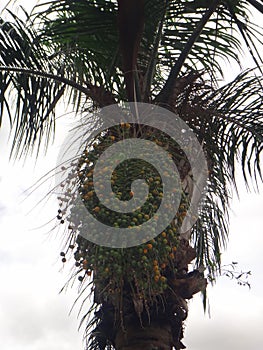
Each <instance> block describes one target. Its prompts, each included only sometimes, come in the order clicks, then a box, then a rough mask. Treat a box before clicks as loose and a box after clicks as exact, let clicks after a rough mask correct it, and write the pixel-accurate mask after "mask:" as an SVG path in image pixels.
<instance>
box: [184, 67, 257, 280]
mask: <svg viewBox="0 0 263 350" xmlns="http://www.w3.org/2000/svg"><path fill="white" fill-rule="evenodd" d="M253 73H255V71H251V70H248V71H245V72H243V73H241V74H240V75H239V76H238V77H237V78H236V79H235V80H233V81H232V82H231V83H229V84H227V85H225V86H223V87H221V88H219V89H217V90H215V91H213V92H212V93H211V94H208V95H205V99H204V101H203V104H204V105H206V108H207V109H208V110H209V111H210V112H209V114H208V117H207V116H204V118H203V119H204V120H203V124H204V127H203V129H202V128H196V127H195V126H194V128H195V133H196V134H197V135H198V134H199V137H200V139H202V140H203V143H204V147H205V149H206V152H207V155H208V159H209V167H210V169H209V170H210V177H209V181H208V185H207V195H206V197H205V200H204V206H203V209H202V210H201V212H200V216H199V219H198V222H197V224H196V226H195V227H194V229H193V240H194V243H195V246H196V249H197V254H198V256H197V264H201V265H204V266H208V268H209V271H210V273H211V274H212V275H213V274H215V273H216V272H217V271H218V270H219V269H220V255H221V252H222V250H223V249H224V248H225V246H226V242H227V236H228V210H229V204H230V199H231V198H232V193H231V188H233V186H234V188H235V189H236V191H238V188H237V186H236V180H237V179H236V178H237V172H236V168H237V165H238V164H241V167H242V171H243V177H244V181H245V183H246V184H247V186H249V185H250V184H251V181H249V180H250V179H251V178H252V179H254V182H255V184H256V185H257V184H258V181H259V180H262V170H261V163H260V158H261V154H262V149H263V146H262V145H263V104H262V101H263V89H262V77H258V76H257V75H253ZM199 105H200V101H199ZM209 119H210V120H209ZM189 125H190V124H189Z"/></svg>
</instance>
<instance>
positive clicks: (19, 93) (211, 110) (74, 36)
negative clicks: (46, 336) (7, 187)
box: [0, 0, 263, 350]
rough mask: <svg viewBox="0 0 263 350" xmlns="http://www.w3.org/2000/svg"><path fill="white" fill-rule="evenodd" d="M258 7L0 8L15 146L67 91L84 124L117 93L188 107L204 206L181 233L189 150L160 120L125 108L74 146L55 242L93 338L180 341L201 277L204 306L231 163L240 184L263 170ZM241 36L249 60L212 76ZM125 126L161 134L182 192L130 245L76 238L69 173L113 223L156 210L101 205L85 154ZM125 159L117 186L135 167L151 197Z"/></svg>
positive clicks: (158, 192) (155, 180)
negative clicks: (69, 267)
mask: <svg viewBox="0 0 263 350" xmlns="http://www.w3.org/2000/svg"><path fill="white" fill-rule="evenodd" d="M253 8H254V9H255V10H257V11H258V12H259V13H263V5H262V3H261V2H259V1H256V0H247V1H234V0H226V1H222V0H215V1H206V0H204V1H189V0H185V1H181V2H178V1H173V0H166V1H163V0H155V1H150V0H144V1H143V0H133V1H129V0H118V1H114V0H103V1H102V0H90V1H86V0H77V1H75V0H62V1H57V0H53V1H50V2H48V3H47V4H43V5H39V6H36V7H35V8H34V10H33V12H32V13H31V14H30V15H29V14H27V13H26V12H24V11H23V13H22V15H21V17H18V16H17V15H15V14H14V13H12V12H11V11H7V12H8V14H7V15H6V18H7V17H8V16H9V17H8V19H5V20H4V19H3V18H2V19H1V30H0V65H1V67H0V74H1V81H0V86H1V90H0V106H1V115H0V122H1V120H2V117H3V112H4V111H5V113H6V114H7V116H8V117H9V121H10V126H11V128H12V133H13V134H12V135H13V146H12V153H13V155H14V156H17V157H21V156H24V155H27V154H28V152H31V151H32V150H34V149H37V150H39V148H40V145H41V144H43V142H44V144H45V146H48V142H49V140H50V138H51V136H53V134H54V132H55V124H56V115H55V111H56V106H57V105H58V103H59V101H60V100H61V99H62V98H64V100H65V101H66V103H67V105H68V106H71V107H72V108H73V109H74V110H75V112H76V113H81V114H82V115H85V117H86V118H87V120H88V118H89V122H87V123H86V124H84V126H85V127H87V126H88V127H89V128H93V129H94V128H95V129H96V125H95V124H96V123H95V121H96V120H95V119H94V117H93V120H91V122H90V116H91V115H92V116H94V115H95V114H96V113H98V112H99V111H100V110H101V109H102V108H103V107H106V106H109V105H112V104H118V105H119V106H122V105H123V103H124V102H125V101H129V102H133V101H137V102H145V103H148V104H152V105H156V106H161V107H162V108H165V109H167V110H169V111H170V112H173V113H175V114H176V115H178V116H179V117H180V119H182V120H183V121H185V123H186V124H187V125H188V127H189V128H191V130H193V132H194V134H195V135H196V137H197V139H198V140H199V142H200V143H201V144H202V146H203V151H204V153H205V156H206V161H207V167H208V173H209V174H208V180H207V184H206V193H205V196H204V198H203V206H202V208H201V209H200V211H199V213H198V214H199V215H198V218H197V221H196V223H195V225H194V226H193V227H192V228H191V229H190V230H188V231H187V232H186V233H185V234H184V235H183V234H181V233H180V232H181V231H182V230H181V228H182V225H183V222H184V218H185V216H186V212H187V209H188V207H189V204H190V203H191V200H192V197H193V191H191V187H192V186H193V179H192V175H191V166H190V165H191V164H189V161H188V160H187V157H186V155H185V154H184V153H183V154H182V152H181V151H180V149H179V148H178V145H177V144H176V143H175V142H174V141H173V140H171V138H169V136H168V135H167V134H166V133H163V132H161V131H158V130H157V131H156V130H154V129H152V128H150V127H148V126H145V125H142V126H140V127H139V126H138V124H135V123H134V124H131V123H127V122H125V123H122V124H120V125H118V126H115V127H113V128H108V129H107V130H106V131H104V132H102V133H98V134H97V135H96V137H95V138H94V139H93V140H92V141H91V143H90V144H89V145H88V147H86V148H85V149H84V151H83V153H82V154H81V157H80V158H78V159H73V164H74V167H73V168H72V167H71V169H72V171H73V173H69V176H68V177H67V178H66V179H65V182H62V183H61V186H62V189H63V191H62V194H61V196H60V198H59V209H58V216H57V217H58V220H59V221H60V222H61V223H65V221H68V228H67V229H65V237H66V241H65V242H66V243H65V250H64V251H63V252H61V255H62V260H63V262H65V261H66V260H67V259H66V254H68V255H69V254H70V252H72V254H73V256H74V259H75V267H76V269H75V270H74V273H73V276H72V278H73V279H75V278H77V279H78V280H79V282H80V283H81V285H82V292H81V293H80V296H79V298H80V299H81V298H83V303H82V309H83V310H85V309H86V308H87V305H86V300H87V295H86V294H87V293H88V291H89V290H90V289H89V287H90V285H91V293H92V294H93V296H94V298H93V305H92V306H91V307H88V310H85V314H84V316H83V319H82V323H83V322H86V319H87V316H90V315H93V316H92V318H89V321H87V326H86V332H85V337H86V339H87V348H88V349H94V350H98V349H99V350H101V349H105V348H106V349H116V350H124V349H125V350H129V349H136V350H141V349H145V350H146V349H147V350H148V349H149V350H153V349H158V350H160V349H162V350H171V349H172V348H175V349H176V350H179V349H182V348H184V345H183V344H182V338H183V323H184V321H185V319H186V318H187V300H188V299H190V298H192V296H193V294H195V293H197V292H200V291H202V292H203V294H204V306H205V301H206V292H205V289H206V285H207V282H211V283H213V281H214V280H215V279H216V277H217V276H218V274H220V263H221V259H220V256H221V252H222V249H223V248H224V247H225V245H226V242H227V236H228V220H227V219H228V216H227V213H228V208H229V199H230V197H231V189H236V190H237V186H236V172H235V169H236V165H237V164H238V163H241V166H242V170H243V176H244V180H245V182H246V183H247V184H249V180H250V179H251V178H253V179H254V180H255V183H256V185H257V183H258V181H259V180H261V179H262V177H261V175H262V174H261V168H260V152H261V150H262V140H263V124H262V105H263V104H262V94H263V93H262V76H261V73H262V71H261V64H262V59H261V57H260V54H259V53H260V46H261V45H262V34H261V29H260V28H259V26H258V25H256V24H255V23H253V21H252V20H250V17H249V16H250V12H249V11H250V10H252V9H253ZM244 44H245V45H244ZM242 47H245V49H247V50H248V51H249V53H250V54H251V57H252V59H253V61H254V63H255V66H256V68H255V69H249V70H245V71H241V72H240V74H238V75H237V77H236V78H235V79H234V80H233V81H231V82H229V83H227V84H219V81H220V77H222V76H223V70H222V68H221V65H222V62H223V60H226V61H230V62H236V63H238V64H239V65H240V66H241V62H240V61H241V48H242ZM130 105H131V107H132V108H131V111H132V113H133V112H134V108H133V106H134V105H133V104H132V103H131V104H130ZM82 127H83V125H82ZM86 131H87V130H84V132H86ZM133 137H136V138H141V139H146V140H149V141H151V142H157V143H159V145H161V146H162V147H164V148H165V149H166V150H167V151H168V152H169V153H170V154H171V157H172V159H173V161H174V162H175V164H176V165H177V168H178V171H179V176H180V180H181V182H182V184H183V186H182V193H181V202H180V206H179V209H178V212H177V214H176V216H175V218H174V219H173V220H172V221H171V222H170V224H169V225H168V226H167V227H166V228H165V229H164V230H163V231H162V232H161V233H160V234H159V235H157V236H156V237H155V238H151V239H150V240H148V241H145V242H143V243H142V244H141V245H139V246H133V247H130V248H126V249H121V248H116V247H107V246H101V245H97V244H95V243H93V242H91V241H88V240H86V239H85V238H84V236H85V235H84V234H83V230H84V229H86V228H85V227H84V225H82V226H81V225H78V224H79V223H76V216H77V214H76V207H77V205H74V204H76V203H75V202H74V201H75V197H74V195H72V192H71V190H72V188H73V187H74V185H75V186H77V188H78V191H79V192H80V193H81V196H82V201H83V203H84V204H85V206H86V207H87V208H89V209H90V210H92V211H93V213H94V212H95V214H94V215H101V218H100V219H101V220H102V221H103V222H104V223H106V224H108V225H113V226H114V225H115V226H117V227H127V226H131V224H133V225H135V226H138V224H140V223H143V222H144V221H147V220H148V219H149V217H150V216H151V215H152V214H151V213H152V212H151V210H150V211H148V212H147V208H146V212H143V210H142V209H140V210H139V211H138V212H136V213H135V214H134V215H126V216H125V217H124V218H123V217H119V216H114V215H110V212H108V211H107V210H106V209H105V208H104V207H103V206H101V205H100V202H99V201H98V198H97V197H96V196H95V195H94V191H93V190H94V188H93V183H92V182H93V170H94V161H95V160H97V159H98V158H99V157H100V155H101V154H102V153H103V152H104V151H105V150H106V148H107V147H108V146H109V145H110V144H111V143H113V142H114V143H115V142H117V141H120V140H122V139H123V138H133ZM70 161H71V162H72V159H71V160H70ZM137 165H138V164H137ZM66 167H67V166H66ZM129 167H130V165H127V164H125V166H121V165H120V166H119V168H118V169H119V174H120V175H119V179H120V180H118V176H117V174H115V175H113V176H114V178H113V187H114V190H115V191H116V193H117V194H118V195H119V196H120V198H121V199H124V200H127V199H129V198H127V196H128V197H129V196H132V195H133V194H132V193H131V192H132V191H131V190H130V188H129V184H130V183H131V181H132V180H133V179H135V178H136V177H138V176H139V177H140V176H142V174H141V173H139V172H138V169H139V170H140V171H141V169H143V172H144V173H143V177H144V178H145V180H146V182H147V183H148V185H149V188H150V190H151V191H152V193H153V195H152V197H151V198H150V205H151V208H154V206H157V207H158V205H159V202H160V201H161V199H162V186H161V185H162V184H161V179H160V177H159V174H158V173H156V171H155V170H154V169H152V168H147V164H145V163H143V161H142V162H141V163H139V167H138V166H137V167H135V168H133V169H135V170H133V172H132V174H131V175H130V176H126V177H124V172H125V169H126V168H129ZM64 170H65V167H64V165H63V167H62V168H61V171H64ZM76 174H77V177H76ZM127 186H128V191H127ZM67 209H68V210H69V212H68V215H65V212H66V210H67ZM144 209H145V208H144ZM77 213H78V212H77ZM135 219H136V220H135ZM83 227H84V228H83ZM89 229H91V228H89ZM180 230H181V231H180ZM194 259H195V260H194ZM193 260H194V263H195V267H194V268H193V270H192V271H190V272H189V270H188V265H189V264H190V263H191V262H192V261H193ZM89 276H91V279H89ZM88 281H90V283H88Z"/></svg>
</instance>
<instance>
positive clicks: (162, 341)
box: [115, 324, 173, 350]
mask: <svg viewBox="0 0 263 350" xmlns="http://www.w3.org/2000/svg"><path fill="white" fill-rule="evenodd" d="M172 344H173V341H172V330H171V326H170V325H169V324H164V325H153V324H151V325H150V326H147V327H144V328H142V327H141V326H140V325H137V326H134V325H130V326H129V327H127V331H123V330H122V329H120V330H119V332H118V333H117V336H116V343H115V347H116V350H135V349H136V350H154V349H155V350H172Z"/></svg>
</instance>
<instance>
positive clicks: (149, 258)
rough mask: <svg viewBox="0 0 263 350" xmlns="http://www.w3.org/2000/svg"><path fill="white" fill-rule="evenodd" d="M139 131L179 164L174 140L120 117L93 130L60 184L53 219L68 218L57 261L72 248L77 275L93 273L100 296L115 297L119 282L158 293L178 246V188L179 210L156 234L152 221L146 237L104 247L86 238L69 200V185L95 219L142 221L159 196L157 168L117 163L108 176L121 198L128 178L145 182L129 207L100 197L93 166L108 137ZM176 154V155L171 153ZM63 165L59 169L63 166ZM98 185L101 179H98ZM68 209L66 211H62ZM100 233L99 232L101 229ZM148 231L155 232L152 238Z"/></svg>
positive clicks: (126, 223)
mask: <svg viewBox="0 0 263 350" xmlns="http://www.w3.org/2000/svg"><path fill="white" fill-rule="evenodd" d="M132 137H136V138H138V137H140V138H144V139H146V140H150V141H152V142H155V143H156V144H158V146H161V147H163V148H165V150H166V151H167V152H169V153H170V155H171V159H173V161H174V162H175V164H178V163H179V162H180V160H181V158H183V157H184V155H183V154H182V153H180V151H179V150H178V146H177V144H176V143H175V141H174V140H172V139H171V138H170V137H169V136H168V135H166V134H164V133H162V132H160V131H156V130H152V129H150V128H149V127H147V126H143V127H141V128H140V130H138V129H137V127H136V125H135V124H129V123H122V124H120V125H118V126H115V127H112V128H111V129H108V130H107V131H106V132H105V131H104V132H103V133H101V134H100V135H98V136H97V137H96V138H95V139H94V140H93V141H92V142H91V143H90V144H89V145H87V147H86V149H85V150H84V152H83V153H82V156H81V157H80V158H79V159H78V160H77V161H76V162H75V163H71V166H72V164H74V165H75V166H74V167H72V171H71V172H70V173H69V176H68V178H67V180H66V181H65V182H64V183H62V184H61V187H62V195H61V196H59V202H60V203H59V207H60V208H59V210H58V216H57V218H58V220H59V221H60V223H61V224H67V226H66V233H67V247H66V249H65V252H61V256H62V262H63V263H65V262H66V261H67V257H66V255H67V254H69V251H72V253H73V256H74V259H75V266H76V269H77V275H78V279H79V281H81V282H82V281H83V280H84V279H85V278H86V277H87V276H91V275H92V277H93V281H94V285H95V286H96V288H97V289H98V290H99V291H100V298H101V300H105V299H108V298H114V295H116V294H118V293H119V292H120V290H121V288H122V287H123V285H124V284H126V283H129V284H130V286H131V288H132V290H134V293H136V294H137V295H140V296H141V297H142V298H144V299H149V297H153V296H156V295H159V294H161V293H162V292H163V291H164V290H165V289H166V288H167V274H168V272H169V271H171V270H173V271H174V270H176V264H175V256H176V250H177V246H178V230H179V227H180V225H181V223H182V221H183V219H184V217H185V215H186V211H187V207H188V204H187V200H186V196H184V194H183V193H180V195H181V203H180V206H179V210H178V212H177V213H176V214H175V217H174V219H173V220H172V222H170V224H169V225H168V226H167V227H166V228H165V229H164V230H163V231H162V232H161V233H159V235H158V236H156V232H155V227H154V225H153V227H152V228H151V230H152V232H149V239H146V240H145V242H144V243H143V244H141V245H139V246H134V247H131V248H125V249H121V248H108V247H103V246H99V245H96V244H94V243H92V242H90V241H88V240H87V239H85V238H84V237H85V233H86V232H85V231H86V230H90V231H91V233H92V226H91V227H86V226H85V225H81V222H80V221H78V219H79V218H78V212H79V208H78V207H77V206H76V205H74V201H75V198H76V196H75V194H74V191H73V188H76V187H77V189H78V192H79V194H80V195H81V199H82V203H83V204H84V205H85V207H86V209H87V210H88V211H89V212H90V213H92V215H93V216H94V217H95V218H96V219H97V220H99V221H100V222H102V223H104V224H106V225H108V226H112V227H115V228H130V229H134V228H136V226H139V225H141V224H143V223H144V222H147V221H148V220H149V219H150V218H152V217H153V215H154V214H155V212H156V211H157V210H158V208H159V206H160V204H161V201H162V199H163V183H162V176H161V175H162V174H159V173H158V171H157V170H156V169H155V168H154V166H152V165H151V164H149V163H147V162H146V161H144V160H140V159H130V160H126V161H123V162H121V163H120V164H118V165H117V166H116V167H115V169H114V172H113V173H112V176H111V186H112V191H113V192H114V194H115V195H116V197H117V198H118V199H120V200H122V201H128V200H129V199H131V198H132V197H133V195H134V193H133V192H132V190H131V184H132V182H133V181H134V180H137V179H143V180H144V181H145V182H146V183H147V185H148V188H149V192H148V197H147V200H146V201H145V203H144V204H143V206H142V207H140V208H139V209H137V210H135V211H134V212H131V213H130V212H129V213H118V212H114V211H112V210H110V209H109V208H108V207H107V203H104V204H102V203H100V201H99V199H98V197H97V195H96V192H95V189H94V181H93V180H94V179H93V174H94V166H95V163H96V161H97V160H98V159H99V157H100V156H101V155H102V154H103V152H104V151H105V150H106V149H107V148H108V147H109V146H110V145H112V144H113V143H115V142H118V141H120V140H123V139H127V138H132ZM175 155H176V157H175ZM64 169H65V168H63V169H62V170H64ZM97 185H98V186H99V188H100V189H101V190H102V191H103V186H104V183H103V182H101V183H98V184H97ZM66 213H68V214H66ZM100 234H101V235H102V236H103V232H101V233H100ZM151 237H155V238H154V239H151Z"/></svg>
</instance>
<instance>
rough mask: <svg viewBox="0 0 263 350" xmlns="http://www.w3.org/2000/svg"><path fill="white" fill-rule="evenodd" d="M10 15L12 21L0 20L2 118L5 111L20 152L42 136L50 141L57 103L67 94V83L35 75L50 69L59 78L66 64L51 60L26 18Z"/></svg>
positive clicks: (0, 100)
mask: <svg viewBox="0 0 263 350" xmlns="http://www.w3.org/2000/svg"><path fill="white" fill-rule="evenodd" d="M10 14H11V13H10ZM11 15H12V17H13V20H14V21H13V22H5V21H3V20H1V25H0V53H1V55H0V66H1V97H0V106H1V116H0V120H2V117H3V113H4V110H5V111H6V112H7V113H8V116H9V120H10V124H11V126H12V127H13V128H14V137H13V140H14V142H13V147H12V149H13V151H14V150H15V147H17V148H16V152H17V153H16V155H18V153H19V151H21V152H23V153H27V152H28V151H29V149H30V147H31V146H34V145H35V144H36V143H37V145H38V146H37V147H39V146H40V142H41V141H42V139H43V137H45V139H44V140H45V141H44V142H46V143H48V141H49V139H50V136H51V135H52V132H53V128H54V121H55V106H56V105H57V103H58V102H59V100H60V98H61V97H62V95H63V94H64V91H65V84H63V82H59V81H55V80H52V79H50V77H44V76H41V74H40V75H38V74H32V73H33V72H37V71H38V72H39V73H41V72H42V73H43V74H45V73H46V72H49V73H50V75H53V76H58V77H60V76H63V74H64V72H63V68H62V67H63V66H60V67H59V68H56V67H55V66H54V65H53V62H51V61H50V60H48V58H47V55H48V52H47V51H46V50H45V49H44V48H43V46H42V45H41V44H40V43H39V38H38V36H37V34H36V32H35V31H34V30H33V29H32V28H29V27H28V26H27V21H25V22H23V21H22V20H20V19H19V18H18V17H16V16H15V15H14V14H11ZM28 20H29V19H28ZM20 69H21V70H22V71H20ZM23 70H24V71H23ZM28 72H30V73H31V74H28ZM22 148H23V151H22ZM20 155H21V153H20Z"/></svg>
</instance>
